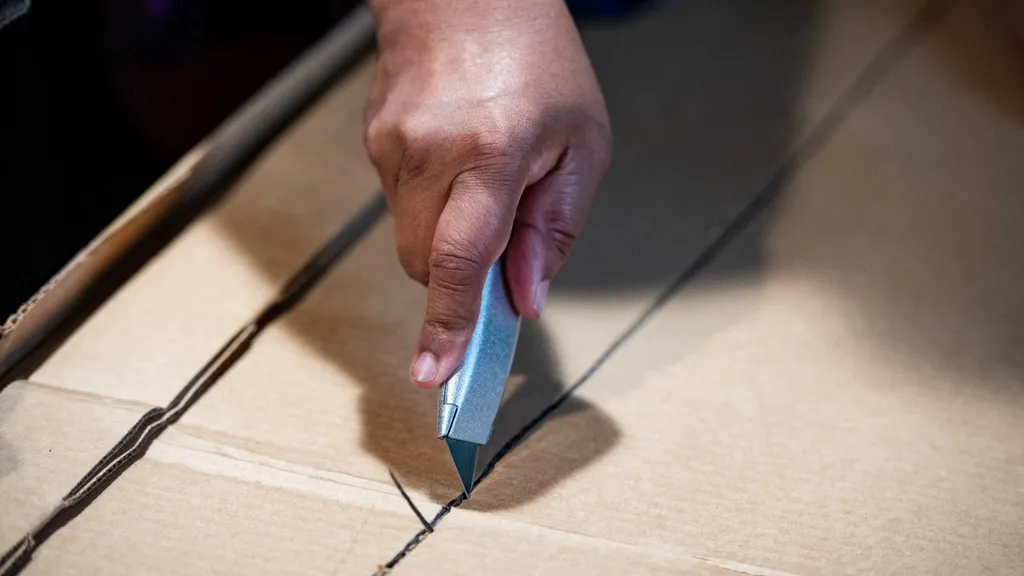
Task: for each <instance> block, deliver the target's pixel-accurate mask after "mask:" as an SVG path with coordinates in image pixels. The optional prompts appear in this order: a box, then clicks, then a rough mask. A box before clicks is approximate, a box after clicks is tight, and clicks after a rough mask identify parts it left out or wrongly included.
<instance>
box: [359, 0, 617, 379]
mask: <svg viewBox="0 0 1024 576" xmlns="http://www.w3.org/2000/svg"><path fill="white" fill-rule="evenodd" d="M371 7H372V9H373V12H374V18H375V19H376V22H377V31H378V47H379V59H378V62H377V69H376V75H375V78H374V82H373V87H372V89H371V94H370V97H369V101H368V103H367V108H366V123H365V126H366V145H367V149H368V151H369V154H370V158H371V160H372V161H373V163H374V166H375V167H376V168H377V171H378V172H379V174H380V178H381V183H382V186H383V188H384V193H385V195H386V196H387V199H388V206H389V208H390V210H391V212H392V214H393V216H394V218H395V222H396V232H395V234H396V243H397V247H398V257H399V260H400V261H401V264H402V266H403V267H404V268H405V271H406V272H407V273H408V274H409V276H411V277H412V278H414V279H416V280H418V281H419V282H421V283H423V284H425V285H426V286H427V310H426V315H425V318H424V321H423V327H422V329H421V332H420V336H419V340H418V342H417V345H416V351H415V354H414V356H413V363H412V369H411V376H412V379H413V381H414V382H415V383H417V384H418V385H421V386H436V385H439V384H441V383H442V382H444V380H446V379H447V378H448V377H449V376H450V375H451V374H452V372H454V371H455V369H456V368H457V367H458V364H459V362H460V361H461V360H462V356H463V354H464V353H465V349H466V345H467V344H468V342H469V338H470V336H471V335H472V333H473V328H474V326H475V323H476V318H477V314H478V312H479V308H480V294H481V291H482V289H483V282H484V278H485V276H486V274H487V270H488V268H489V267H490V266H491V265H492V264H493V263H494V262H495V261H496V260H497V259H498V258H499V256H501V254H502V253H504V254H505V276H506V280H507V282H508V284H509V288H510V291H511V297H512V301H513V303H514V305H515V307H516V309H517V311H518V312H519V314H520V315H521V316H524V317H526V318H537V317H538V315H539V314H540V311H541V307H542V305H543V303H544V299H545V298H546V296H547V291H548V285H549V282H550V280H551V278H552V276H554V274H555V273H556V272H557V271H558V269H559V267H560V266H561V265H562V263H563V261H564V260H565V258H566V255H567V254H568V253H569V249H570V247H571V246H572V244H573V241H574V240H575V239H576V237H577V235H579V233H580V231H581V229H582V227H583V222H584V220H585V218H586V215H587V210H588V206H589V204H590V199H591V197H592V195H593V193H594V189H595V188H596V187H597V184H598V182H599V180H600V179H601V177H602V175H603V174H604V171H605V169H606V168H607V165H608V162H609V160H610V155H611V133H610V129H609V125H608V124H609V123H608V114H607V111H606V110H605V105H604V100H603V98H602V96H601V91H600V88H599V87H598V84H597V79H596V78H595V76H594V72H593V70H592V69H591V66H590V62H589V60H588V59H587V55H586V53H585V51H584V49H583V45H582V43H581V42H580V39H579V35H578V33H577V31H576V28H575V25H574V24H573V21H572V18H571V16H570V15H569V13H568V11H567V10H566V8H565V5H564V3H563V0H514V1H512V0H507V1H505V0H463V1H459V0H404V1H403V0H377V1H376V2H373V3H371Z"/></svg>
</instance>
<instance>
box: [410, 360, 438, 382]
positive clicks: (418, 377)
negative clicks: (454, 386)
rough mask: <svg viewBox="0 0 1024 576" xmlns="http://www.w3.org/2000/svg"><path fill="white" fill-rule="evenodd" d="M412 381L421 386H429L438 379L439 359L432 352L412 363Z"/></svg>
mask: <svg viewBox="0 0 1024 576" xmlns="http://www.w3.org/2000/svg"><path fill="white" fill-rule="evenodd" d="M411 372H412V379H413V380H415V381H416V382H418V383H420V384H429V383H431V382H433V381H434V378H437V359H436V358H434V355H433V354H431V353H430V352H423V353H422V354H420V355H419V356H417V357H416V361H415V362H413V363H412V371H411Z"/></svg>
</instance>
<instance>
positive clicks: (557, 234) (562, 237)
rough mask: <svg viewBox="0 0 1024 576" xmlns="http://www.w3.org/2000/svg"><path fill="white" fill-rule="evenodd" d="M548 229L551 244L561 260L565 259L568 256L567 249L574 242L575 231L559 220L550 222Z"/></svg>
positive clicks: (569, 248) (570, 248)
mask: <svg viewBox="0 0 1024 576" xmlns="http://www.w3.org/2000/svg"><path fill="white" fill-rule="evenodd" d="M548 230H549V234H550V236H551V246H552V247H553V248H554V249H555V251H556V252H557V253H558V255H559V256H560V257H561V258H562V260H565V259H566V258H567V257H568V256H569V251H570V250H572V245H573V244H575V243H576V236H577V235H576V233H575V232H573V231H572V228H570V227H569V226H568V225H565V224H563V223H559V222H556V223H553V224H551V226H550V228H549V229H548Z"/></svg>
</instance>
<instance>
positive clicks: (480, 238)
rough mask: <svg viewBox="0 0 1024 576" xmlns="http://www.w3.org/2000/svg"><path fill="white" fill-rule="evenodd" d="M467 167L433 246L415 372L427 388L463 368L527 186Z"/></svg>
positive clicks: (456, 184) (502, 175)
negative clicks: (492, 270)
mask: <svg viewBox="0 0 1024 576" xmlns="http://www.w3.org/2000/svg"><path fill="white" fill-rule="evenodd" d="M500 170H501V169H493V168H492V169H487V170H477V171H468V172H463V173H462V174H460V175H459V176H458V177H456V179H455V181H453V182H452V187H451V193H450V194H449V197H448V202H447V203H446V204H445V207H444V210H443V211H442V212H441V216H440V218H439V220H438V223H437V229H436V232H435V233H434V240H433V244H432V246H431V251H430V260H429V277H428V280H427V312H426V316H425V318H424V320H423V327H422V328H421V329H420V336H419V341H418V342H417V346H416V354H415V356H414V358H413V363H412V368H411V376H412V379H413V381H414V382H415V383H416V384H417V385H419V386H423V387H432V386H437V385H439V384H441V383H442V382H444V381H445V380H446V379H447V378H448V377H449V376H451V374H452V373H453V372H454V371H455V369H456V368H457V367H458V365H459V362H461V361H462V356H463V354H465V352H466V346H467V345H468V344H469V339H470V337H471V336H472V335H473V329H474V328H475V327H476V319H477V315H478V314H479V312H480V295H481V292H482V290H483V286H484V280H485V279H486V277H487V271H488V270H489V269H490V267H491V265H492V264H494V262H496V261H497V259H498V257H499V256H500V255H501V253H502V252H503V251H504V249H505V245H506V244H507V242H508V237H509V233H510V232H511V230H512V222H513V220H514V219H515V210H516V204H518V202H519V196H520V194H521V188H520V189H517V187H518V186H520V184H519V183H518V182H517V179H516V176H515V174H514V173H512V172H511V171H510V172H508V173H507V174H506V173H500Z"/></svg>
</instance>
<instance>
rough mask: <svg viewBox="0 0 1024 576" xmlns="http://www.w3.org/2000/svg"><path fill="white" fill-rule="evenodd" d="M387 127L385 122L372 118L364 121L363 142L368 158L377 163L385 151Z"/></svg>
mask: <svg viewBox="0 0 1024 576" xmlns="http://www.w3.org/2000/svg"><path fill="white" fill-rule="evenodd" d="M387 141H388V138H387V127H386V126H385V122H383V121H381V120H378V119H373V120H370V121H369V122H367V123H366V128H365V130H364V131H363V143H364V145H365V146H366V152H367V154H369V156H370V160H371V161H373V162H374V163H379V162H380V161H381V160H382V159H383V158H384V155H385V154H386V153H387Z"/></svg>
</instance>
